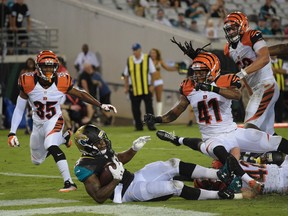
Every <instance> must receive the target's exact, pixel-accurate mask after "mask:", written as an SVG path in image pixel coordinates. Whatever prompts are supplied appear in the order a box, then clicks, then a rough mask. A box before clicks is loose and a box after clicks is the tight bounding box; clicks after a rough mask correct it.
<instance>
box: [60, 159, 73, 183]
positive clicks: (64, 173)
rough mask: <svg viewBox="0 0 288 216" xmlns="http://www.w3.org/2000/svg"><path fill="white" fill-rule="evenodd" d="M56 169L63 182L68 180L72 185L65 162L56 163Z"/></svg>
mask: <svg viewBox="0 0 288 216" xmlns="http://www.w3.org/2000/svg"><path fill="white" fill-rule="evenodd" d="M57 166H58V169H59V171H60V173H61V175H62V177H63V179H64V181H67V180H69V181H70V182H71V183H73V181H72V179H71V175H70V171H69V167H68V163H67V160H60V161H58V162H57Z"/></svg>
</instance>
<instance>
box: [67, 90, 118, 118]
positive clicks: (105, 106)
mask: <svg viewBox="0 0 288 216" xmlns="http://www.w3.org/2000/svg"><path fill="white" fill-rule="evenodd" d="M67 93H68V94H71V95H74V96H76V97H79V98H80V99H81V100H83V101H85V102H86V103H89V104H92V105H95V106H97V107H100V108H101V109H103V110H105V111H106V112H109V111H113V112H115V113H117V109H116V108H115V107H114V106H113V105H111V104H101V103H100V101H98V100H97V99H95V98H94V97H93V96H92V95H91V94H89V93H88V92H86V91H85V90H82V89H81V90H80V89H76V88H74V87H73V88H72V89H71V90H70V91H68V92H67Z"/></svg>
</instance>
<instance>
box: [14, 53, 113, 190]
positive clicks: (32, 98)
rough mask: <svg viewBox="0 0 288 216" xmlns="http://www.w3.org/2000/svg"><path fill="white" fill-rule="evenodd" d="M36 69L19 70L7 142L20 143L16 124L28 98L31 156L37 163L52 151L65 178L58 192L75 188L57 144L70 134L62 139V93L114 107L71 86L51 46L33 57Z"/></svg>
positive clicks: (98, 104) (107, 108)
mask: <svg viewBox="0 0 288 216" xmlns="http://www.w3.org/2000/svg"><path fill="white" fill-rule="evenodd" d="M35 62H36V70H35V71H30V72H26V73H24V74H22V75H21V76H20V77H19V80H18V86H19V88H20V94H19V96H18V98H17V104H16V107H15V110H14V113H13V117H12V122H11V129H10V133H9V135H8V144H9V145H10V146H11V147H17V146H18V147H19V146H20V144H19V141H18V138H17V136H16V131H17V128H18V126H19V124H20V121H21V119H22V116H23V113H24V110H25V107H26V104H27V101H28V102H29V104H30V106H31V107H32V111H33V114H32V118H33V131H32V134H31V137H30V150H31V160H32V163H33V164H35V165H40V164H41V163H42V162H44V160H45V159H46V157H47V156H48V155H52V156H53V158H54V160H55V163H56V164H57V167H58V169H59V171H60V173H61V175H62V177H63V180H64V188H62V189H60V190H59V191H60V192H68V191H73V190H76V189H77V187H76V185H75V184H74V183H73V181H72V179H71V176H70V172H69V168H68V163H67V160H66V157H65V154H64V152H63V151H62V150H61V149H60V148H59V145H60V144H62V143H65V144H66V145H67V147H69V145H71V144H72V143H71V142H70V141H69V140H70V136H71V134H68V135H67V137H65V139H64V138H63V136H62V130H63V127H64V120H63V117H62V112H61V107H60V104H61V101H62V100H63V98H64V97H65V94H66V93H67V94H71V95H75V96H77V97H79V98H80V99H82V100H83V101H85V102H87V103H90V104H93V105H95V106H98V107H101V108H102V109H104V110H105V111H110V110H112V111H114V112H117V111H116V108H115V107H114V106H112V105H110V104H101V103H100V102H99V101H98V100H96V99H95V98H94V97H93V96H91V95H90V94H88V93H87V92H86V91H83V90H78V89H76V88H74V87H73V86H72V78H71V77H70V75H69V74H68V73H67V72H57V70H58V66H59V60H58V58H57V56H56V55H55V54H54V53H53V52H52V51H50V50H44V51H42V52H40V53H39V54H38V55H37V57H36V60H35Z"/></svg>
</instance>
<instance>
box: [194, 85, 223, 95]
mask: <svg viewBox="0 0 288 216" xmlns="http://www.w3.org/2000/svg"><path fill="white" fill-rule="evenodd" d="M195 89H196V91H198V90H199V89H200V90H202V91H210V92H215V93H219V91H220V88H219V87H217V86H213V85H210V84H206V83H197V85H196V87H195Z"/></svg>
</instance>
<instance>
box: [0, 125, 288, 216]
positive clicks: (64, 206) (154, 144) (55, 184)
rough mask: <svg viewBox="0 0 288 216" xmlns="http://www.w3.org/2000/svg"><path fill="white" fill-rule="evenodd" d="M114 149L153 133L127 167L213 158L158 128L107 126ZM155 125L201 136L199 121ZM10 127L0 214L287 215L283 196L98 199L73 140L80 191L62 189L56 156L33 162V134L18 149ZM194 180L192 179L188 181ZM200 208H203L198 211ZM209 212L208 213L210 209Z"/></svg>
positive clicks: (3, 136)
mask: <svg viewBox="0 0 288 216" xmlns="http://www.w3.org/2000/svg"><path fill="white" fill-rule="evenodd" d="M103 129H104V130H105V131H106V132H107V134H108V136H109V138H110V139H111V140H112V145H113V148H114V150H115V151H117V152H120V151H123V150H125V149H127V148H129V147H130V146H131V143H132V141H133V140H134V139H136V138H137V137H139V136H143V135H151V137H152V140H151V141H150V142H148V143H147V144H146V145H145V147H144V148H143V149H142V150H141V151H140V152H139V153H138V154H137V155H136V156H135V158H134V159H133V160H132V161H131V162H130V163H128V164H127V165H126V166H125V167H126V168H127V169H128V170H130V171H136V170H138V169H139V168H141V167H143V166H144V165H145V164H147V163H150V162H153V161H157V160H167V159H169V158H172V157H177V158H180V159H182V160H183V161H187V162H189V161H190V162H194V163H198V164H200V165H204V166H209V165H210V163H211V159H210V158H208V157H206V156H204V155H202V154H200V153H198V152H194V151H192V150H190V149H188V148H187V147H185V146H181V147H175V146H173V145H172V144H170V143H167V142H163V141H161V140H159V139H158V138H157V137H156V134H155V132H151V131H148V130H144V131H141V132H134V131H133V128H132V127H106V128H104V127H103ZM157 129H164V130H168V131H175V133H176V134H177V135H182V136H190V137H200V133H199V130H198V127H197V126H193V127H187V126H185V125H158V126H157ZM276 131H277V133H278V134H279V135H282V136H284V137H285V138H288V133H287V128H286V129H277V130H276ZM7 134H8V130H1V131H0V143H1V145H0V160H1V165H0V186H1V190H0V215H1V216H6V215H11V216H15V215H38V216H40V215H47V214H50V215H53V216H55V215H64V216H68V215H73V216H86V215H88V216H89V215H125V216H126V215H148V214H150V215H151V216H152V215H178V216H180V215H181V216H182V215H211V214H217V215H261V216H263V215H287V213H288V204H287V203H288V197H287V196H281V195H276V194H273V195H262V196H258V197H257V198H256V199H253V200H211V201H188V200H184V199H181V198H172V199H170V200H168V201H165V202H143V203H127V204H120V205H119V204H113V203H112V202H111V201H107V202H106V203H105V204H104V205H99V204H96V203H95V202H94V201H93V200H92V198H90V197H89V196H88V195H87V194H86V192H85V189H84V187H83V186H82V184H81V183H80V182H79V181H78V180H76V178H75V176H74V173H73V166H74V164H75V162H76V160H77V159H78V158H79V156H80V153H79V152H78V150H77V148H76V146H75V145H73V146H72V147H71V148H70V149H66V148H65V146H62V149H63V150H64V151H65V153H66V157H67V160H68V163H69V166H70V171H71V175H72V176H73V178H74V181H75V182H76V184H77V186H78V190H77V191H75V192H69V193H59V192H58V190H59V189H60V188H61V187H62V186H63V181H62V178H61V177H60V174H59V171H58V169H57V167H56V165H55V163H54V161H53V158H52V157H48V158H47V160H46V161H45V162H44V163H43V164H41V165H40V166H35V165H33V164H32V163H31V161H30V150H29V136H28V135H24V131H23V130H19V131H18V133H17V136H18V139H19V141H20V143H21V147H20V148H10V147H8V146H7ZM186 183H187V184H189V185H191V182H186ZM200 212H202V213H200ZM209 213H210V214H209Z"/></svg>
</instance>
